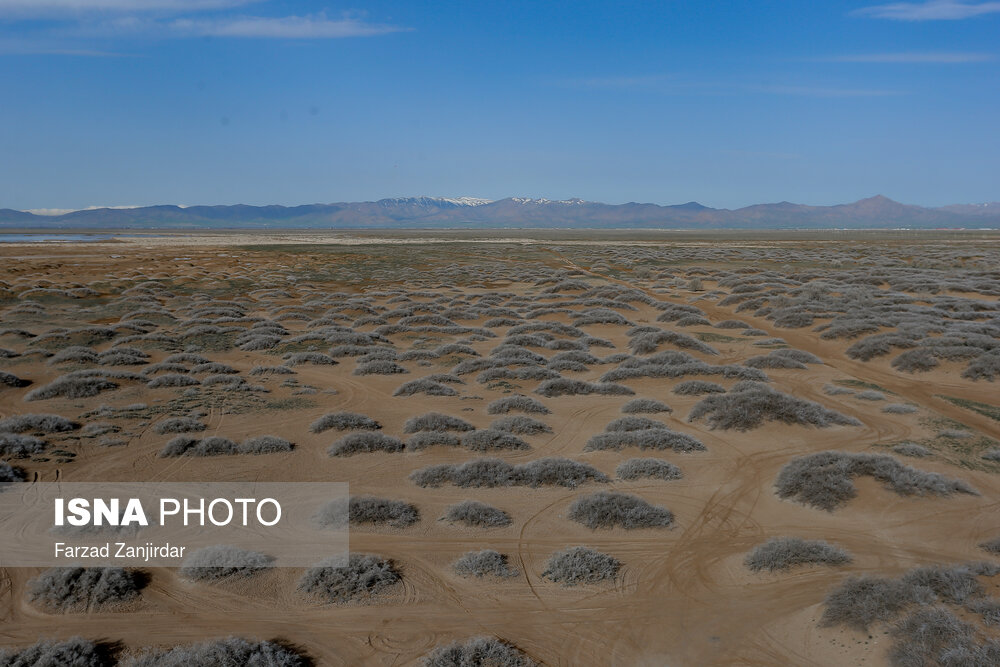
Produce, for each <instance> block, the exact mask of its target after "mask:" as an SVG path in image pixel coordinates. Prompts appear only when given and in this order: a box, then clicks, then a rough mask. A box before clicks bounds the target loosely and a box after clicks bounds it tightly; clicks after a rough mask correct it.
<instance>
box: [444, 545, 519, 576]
mask: <svg viewBox="0 0 1000 667" xmlns="http://www.w3.org/2000/svg"><path fill="white" fill-rule="evenodd" d="M453 567H454V568H455V571H456V572H458V573H459V574H461V575H462V576H465V577H479V578H480V579H482V578H483V577H486V576H490V577H497V578H500V579H509V578H511V577H516V576H517V575H519V574H520V572H519V571H518V570H517V568H512V567H511V566H510V564H509V563H508V562H507V554H502V553H500V552H499V551H495V550H493V549H483V550H482V551H470V552H468V553H466V554H465V555H463V556H462V557H461V558H459V559H458V560H456V561H455V563H454V565H453Z"/></svg>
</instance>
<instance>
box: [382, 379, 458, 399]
mask: <svg viewBox="0 0 1000 667" xmlns="http://www.w3.org/2000/svg"><path fill="white" fill-rule="evenodd" d="M414 394H427V395H428V396H457V395H458V392H457V391H455V390H454V389H452V388H451V387H449V386H448V385H446V384H441V383H440V382H435V381H434V380H431V379H428V378H420V379H417V380H410V381H409V382H404V383H403V384H401V385H399V388H398V389H396V391H394V392H393V394H392V395H393V396H413V395H414Z"/></svg>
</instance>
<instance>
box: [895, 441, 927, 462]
mask: <svg viewBox="0 0 1000 667" xmlns="http://www.w3.org/2000/svg"><path fill="white" fill-rule="evenodd" d="M892 451H894V452H896V453H897V454H899V455H901V456H910V457H913V458H917V459H922V458H924V457H926V456H930V455H931V450H929V449H927V448H926V447H924V446H923V445H918V444H917V443H915V442H901V443H899V444H898V445H896V446H895V447H893V448H892Z"/></svg>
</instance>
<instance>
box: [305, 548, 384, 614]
mask: <svg viewBox="0 0 1000 667" xmlns="http://www.w3.org/2000/svg"><path fill="white" fill-rule="evenodd" d="M399 581H401V577H400V574H399V572H398V571H397V570H396V568H395V566H394V565H393V563H392V561H389V560H386V559H383V558H380V557H378V556H375V555H372V554H359V553H352V554H351V555H350V556H349V558H348V563H347V565H344V566H336V565H334V564H333V563H332V562H330V561H325V562H321V563H318V564H317V565H315V566H313V567H311V568H309V569H308V570H306V572H305V574H303V575H302V578H301V579H300V580H299V590H301V591H302V592H304V593H306V594H308V595H312V596H315V597H318V598H320V599H322V600H325V601H327V602H355V601H361V600H366V599H370V598H372V597H374V596H376V595H378V594H380V593H382V592H385V591H386V590H387V589H389V588H391V587H392V586H393V585H395V584H397V583H399Z"/></svg>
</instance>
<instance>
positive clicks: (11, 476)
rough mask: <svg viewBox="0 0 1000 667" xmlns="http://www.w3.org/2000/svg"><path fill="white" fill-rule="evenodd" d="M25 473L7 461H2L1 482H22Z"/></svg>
mask: <svg viewBox="0 0 1000 667" xmlns="http://www.w3.org/2000/svg"><path fill="white" fill-rule="evenodd" d="M22 481H24V471H23V470H21V469H20V468H15V467H14V466H12V465H10V464H9V463H7V462H6V461H0V482H22Z"/></svg>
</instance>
